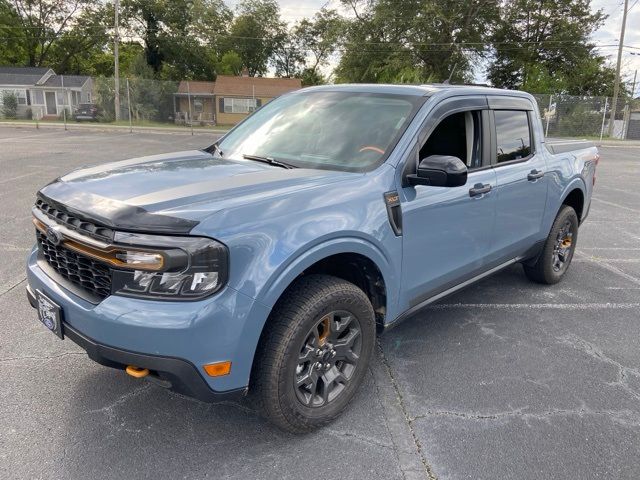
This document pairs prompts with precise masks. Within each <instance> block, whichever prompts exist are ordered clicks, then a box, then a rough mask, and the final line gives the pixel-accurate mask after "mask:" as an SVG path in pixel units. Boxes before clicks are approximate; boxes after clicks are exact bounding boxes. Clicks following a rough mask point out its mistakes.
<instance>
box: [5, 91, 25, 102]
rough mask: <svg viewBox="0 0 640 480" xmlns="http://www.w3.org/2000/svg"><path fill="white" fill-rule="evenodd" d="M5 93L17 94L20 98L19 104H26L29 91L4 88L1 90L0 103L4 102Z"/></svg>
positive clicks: (17, 97) (18, 98)
mask: <svg viewBox="0 0 640 480" xmlns="http://www.w3.org/2000/svg"><path fill="white" fill-rule="evenodd" d="M5 95H15V96H16V99H17V100H18V105H26V104H27V92H26V90H10V89H4V90H0V105H2V104H3V101H2V98H3V97H4V96H5Z"/></svg>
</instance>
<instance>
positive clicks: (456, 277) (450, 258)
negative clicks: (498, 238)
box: [400, 97, 497, 308]
mask: <svg viewBox="0 0 640 480" xmlns="http://www.w3.org/2000/svg"><path fill="white" fill-rule="evenodd" d="M486 105H487V102H486V99H485V97H462V99H461V98H460V97H457V98H454V99H451V100H449V101H445V102H444V103H443V104H441V105H440V106H439V107H437V108H436V110H435V112H432V113H431V114H430V115H429V118H428V119H427V121H426V123H427V124H426V125H425V126H424V128H423V135H422V136H421V138H423V139H424V140H423V141H420V140H418V145H417V148H416V149H415V150H414V155H416V156H417V158H415V157H414V158H412V159H408V161H409V162H410V164H411V165H413V164H415V163H417V162H418V161H419V160H421V159H423V158H425V157H426V156H429V155H452V156H455V157H458V158H460V159H461V160H462V161H463V162H464V163H465V164H466V165H467V168H468V177H467V183H466V184H465V185H463V186H459V187H434V186H428V185H417V186H409V185H405V184H404V182H403V186H402V188H401V190H400V191H401V197H404V200H403V201H402V225H403V226H402V238H403V259H402V284H403V287H402V292H403V296H404V298H403V300H404V303H405V306H406V307H407V308H411V307H413V306H415V305H418V304H420V303H422V302H424V301H425V300H427V299H429V298H431V297H433V296H435V295H438V294H439V293H441V292H443V291H445V290H447V289H449V288H451V287H453V286H455V285H458V284H459V283H462V282H464V281H465V280H468V279H470V278H472V277H474V276H476V275H478V274H479V273H481V272H483V270H484V269H486V267H487V258H488V256H489V252H490V251H491V242H492V232H493V229H494V226H495V215H496V195H495V190H496V188H497V183H496V174H495V172H494V170H493V169H492V168H491V164H490V163H491V162H490V158H489V157H490V141H491V140H490V138H491V137H490V135H489V132H490V130H489V114H488V110H487V107H486ZM471 106H473V107H471ZM470 107H471V108H470ZM410 170H412V166H409V165H408V166H406V167H405V169H404V172H405V173H407V172H409V173H413V172H411V171H410Z"/></svg>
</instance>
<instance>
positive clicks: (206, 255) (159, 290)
mask: <svg viewBox="0 0 640 480" xmlns="http://www.w3.org/2000/svg"><path fill="white" fill-rule="evenodd" d="M114 241H115V243H116V244H117V245H118V246H124V247H125V248H126V246H128V245H131V247H134V248H136V249H137V250H131V251H128V250H127V251H125V253H124V254H123V255H122V257H121V258H120V260H121V261H122V262H124V263H126V264H127V265H130V266H131V267H130V269H123V270H116V269H114V270H113V280H112V282H113V287H112V291H113V292H114V293H115V294H116V295H124V296H135V297H140V296H143V297H152V298H164V299H167V300H195V299H198V298H202V297H206V296H208V295H212V294H213V293H215V292H217V291H218V290H220V289H221V288H222V287H223V286H224V285H225V283H226V282H227V277H228V271H229V265H228V264H229V255H228V250H227V247H226V246H224V245H223V244H221V243H220V242H216V241H215V240H212V239H210V238H204V237H170V236H156V235H144V234H135V233H125V232H117V233H116V234H115V238H114ZM145 247H150V253H147V252H145V251H144V249H145ZM158 252H160V255H161V257H162V262H163V268H162V271H149V270H150V269H149V268H145V266H146V265H148V264H149V263H150V262H152V261H153V260H154V258H155V257H154V255H158ZM136 265H140V267H139V268H140V269H136Z"/></svg>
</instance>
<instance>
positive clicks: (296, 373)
mask: <svg viewBox="0 0 640 480" xmlns="http://www.w3.org/2000/svg"><path fill="white" fill-rule="evenodd" d="M374 344H375V316H374V312H373V308H372V306H371V303H370V302H369V299H368V298H367V296H366V295H365V294H364V292H363V291H362V290H360V289H359V288H358V287H356V286H355V285H353V284H352V283H349V282H347V281H345V280H342V279H339V278H335V277H331V276H328V275H308V276H304V277H302V278H300V279H299V280H297V281H296V283H295V284H294V285H292V286H291V287H290V288H289V290H287V292H286V293H285V294H284V295H283V298H282V299H280V301H279V302H278V305H277V306H276V307H275V309H274V311H273V313H272V316H271V318H270V320H269V322H268V323H267V325H266V326H265V332H264V334H263V336H262V339H261V342H260V347H259V351H258V353H257V355H256V359H255V362H256V363H255V365H254V370H253V374H252V377H253V378H252V387H253V389H254V390H255V391H254V395H255V398H256V400H257V403H258V408H259V409H260V410H261V412H262V413H263V414H264V415H265V416H266V417H267V419H269V420H270V421H271V422H273V423H275V424H276V425H277V426H278V427H280V428H282V429H284V430H287V431H290V432H294V433H302V432H306V431H310V430H313V429H315V428H318V427H320V426H322V425H325V424H327V423H328V422H330V421H331V420H333V419H334V418H336V417H337V416H338V415H339V414H340V413H341V412H342V411H343V410H344V408H345V407H346V406H347V404H348V403H349V401H350V400H351V399H352V397H353V396H354V394H355V392H356V391H357V389H358V387H359V386H360V384H361V383H362V380H363V379H364V376H365V374H366V370H367V366H368V364H369V361H370V359H371V355H372V353H373V348H374Z"/></svg>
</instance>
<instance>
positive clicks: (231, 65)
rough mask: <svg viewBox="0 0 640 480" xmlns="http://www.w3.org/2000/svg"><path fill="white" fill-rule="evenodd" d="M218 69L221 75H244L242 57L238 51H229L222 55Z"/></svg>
mask: <svg viewBox="0 0 640 480" xmlns="http://www.w3.org/2000/svg"><path fill="white" fill-rule="evenodd" d="M217 70H218V74H221V75H235V76H239V75H242V58H240V55H238V54H237V53H236V52H227V53H225V54H224V55H222V58H221V59H220V62H219V63H218V67H217Z"/></svg>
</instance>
